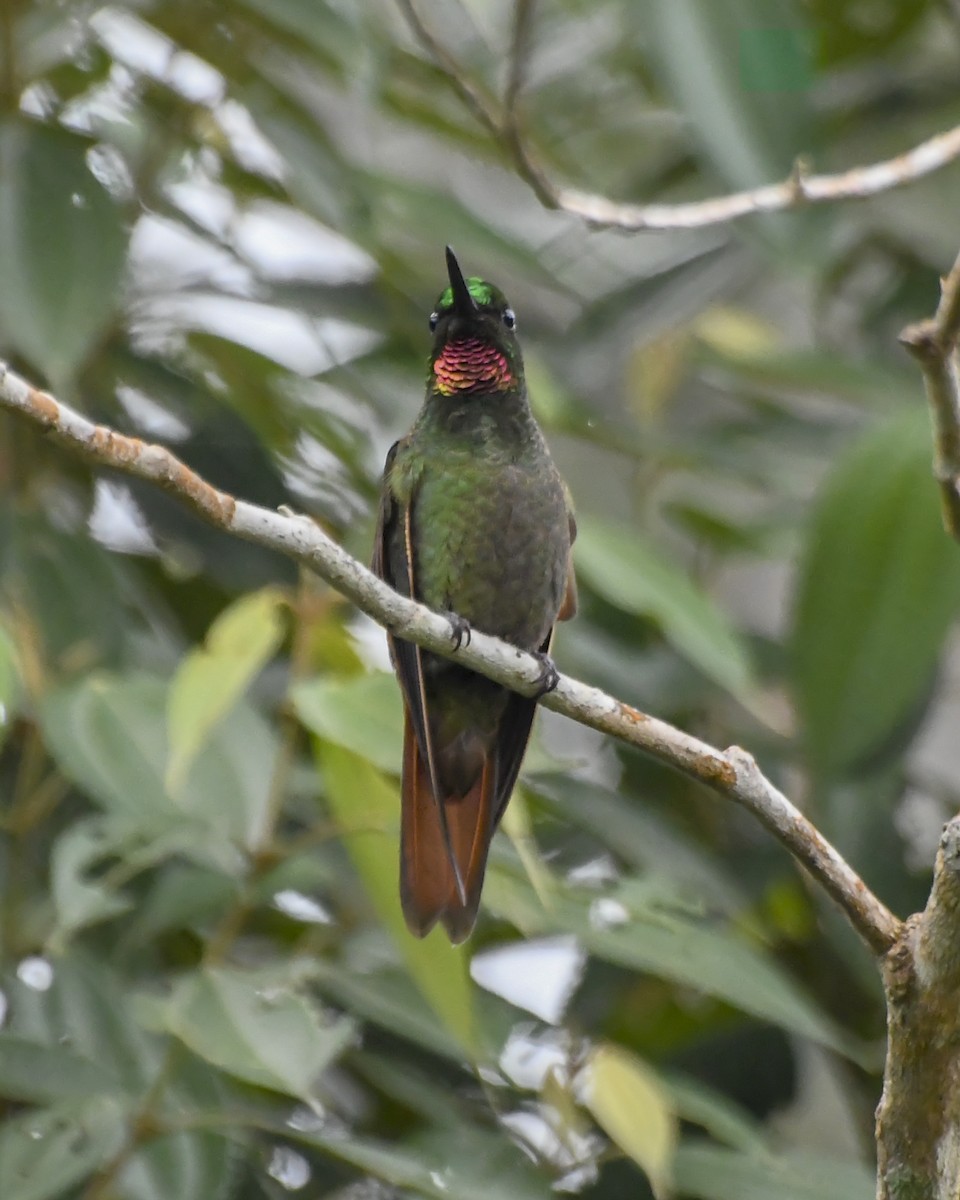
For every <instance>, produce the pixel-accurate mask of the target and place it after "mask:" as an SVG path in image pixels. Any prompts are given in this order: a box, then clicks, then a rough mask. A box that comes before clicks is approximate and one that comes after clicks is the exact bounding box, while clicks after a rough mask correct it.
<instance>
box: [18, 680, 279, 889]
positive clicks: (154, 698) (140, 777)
mask: <svg viewBox="0 0 960 1200" xmlns="http://www.w3.org/2000/svg"><path fill="white" fill-rule="evenodd" d="M167 695H168V692H167V687H166V685H165V683H164V682H163V681H162V680H159V679H155V678H152V677H150V676H146V675H134V676H118V675H94V676H91V677H89V678H88V679H86V680H85V681H84V682H83V683H80V684H77V685H75V686H73V687H69V688H65V689H62V690H60V691H58V692H54V693H53V694H51V695H50V697H49V698H48V699H47V700H46V701H45V703H44V705H43V708H42V712H41V718H42V721H43V727H44V732H45V734H46V736H47V739H48V741H49V743H50V746H51V749H52V752H53V754H54V756H55V757H56V759H57V761H58V762H59V764H60V766H61V768H62V770H63V771H64V772H65V773H66V774H67V775H68V776H70V777H71V778H72V779H74V780H75V782H77V783H78V784H79V785H80V786H82V787H83V788H84V789H85V790H86V791H87V792H88V794H89V795H90V797H91V799H93V800H95V801H96V802H98V803H99V804H100V805H101V806H102V807H103V808H104V809H106V810H107V811H108V812H109V813H111V814H112V815H114V816H115V817H117V818H118V819H121V818H122V819H123V820H124V821H126V822H127V824H128V826H129V828H130V829H131V830H137V831H139V832H140V833H141V834H142V836H144V837H151V838H154V837H159V836H161V835H163V836H164V837H168V838H171V839H172V842H171V844H172V845H178V846H179V847H180V848H181V849H185V850H186V851H187V852H189V853H193V854H195V855H199V856H202V857H207V858H210V857H212V858H213V860H214V861H216V862H217V863H220V864H223V865H224V866H225V867H226V866H229V867H235V859H236V855H235V853H233V851H232V850H231V845H230V843H231V842H240V843H243V844H247V845H253V844H255V843H256V842H257V839H258V837H259V835H260V831H261V828H262V822H263V815H264V812H265V811H266V805H267V799H268V796H269V791H270V777H271V772H272V769H273V761H274V755H275V743H274V739H273V736H272V734H271V732H270V730H269V729H268V727H267V725H266V723H265V722H264V721H263V720H262V718H261V717H260V716H259V715H258V714H257V713H255V712H254V711H253V709H251V708H250V707H249V706H247V705H243V704H241V705H238V706H237V707H236V708H235V709H234V711H233V712H231V713H230V714H229V716H228V717H227V718H226V719H224V720H223V721H222V722H221V723H220V724H219V725H217V726H216V727H215V728H214V729H213V731H212V732H211V734H210V736H209V738H208V741H207V744H206V745H205V746H204V748H203V750H202V752H201V753H200V755H199V757H198V758H197V759H196V761H195V762H194V764H193V766H192V768H191V769H190V771H189V774H188V777H187V779H186V780H185V782H184V784H183V786H182V787H181V789H180V791H179V792H178V794H177V795H176V797H173V796H171V795H170V792H169V790H168V789H167V787H166V785H165V782H164V775H165V770H166V764H167V739H166V733H165V730H166V711H167ZM171 852H172V850H171Z"/></svg>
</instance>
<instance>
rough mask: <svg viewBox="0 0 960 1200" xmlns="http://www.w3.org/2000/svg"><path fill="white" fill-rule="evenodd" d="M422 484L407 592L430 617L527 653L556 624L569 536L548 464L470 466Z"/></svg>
mask: <svg viewBox="0 0 960 1200" xmlns="http://www.w3.org/2000/svg"><path fill="white" fill-rule="evenodd" d="M452 466H453V464H447V468H448V469H447V470H445V471H444V473H443V474H442V475H440V476H439V477H434V478H431V479H428V480H424V482H423V484H422V485H421V488H420V490H419V492H418V495H417V498H416V502H415V505H414V511H413V521H414V528H413V531H412V532H413V539H412V540H413V545H414V547H415V576H414V577H415V587H416V591H417V594H418V595H419V596H420V597H421V598H422V599H423V601H424V603H426V604H428V605H430V607H431V608H437V609H444V610H449V611H453V612H456V613H458V614H459V615H460V616H462V617H465V618H466V619H467V620H468V621H469V622H470V624H471V625H472V626H473V627H474V628H475V629H479V630H481V631H482V632H484V633H490V634H493V635H494V636H496V637H501V638H504V639H505V640H506V641H509V642H512V643H513V644H514V645H515V646H520V647H522V648H524V649H530V650H533V649H536V648H537V647H539V646H540V645H541V644H542V642H543V641H544V639H545V638H546V637H547V635H548V634H549V632H550V629H551V628H552V626H553V624H554V622H555V621H556V618H557V613H558V611H559V609H560V604H561V601H562V598H563V592H564V588H565V584H566V574H567V559H568V556H569V552H570V533H569V525H568V517H567V506H566V499H565V496H564V492H563V486H562V484H561V482H560V477H559V475H558V474H557V471H556V468H555V467H554V465H553V463H552V462H551V461H550V460H549V459H547V460H546V461H545V462H540V463H535V464H533V465H518V464H505V465H500V466H498V467H496V468H491V465H490V464H489V463H488V464H485V465H484V467H483V470H482V478H478V475H479V474H481V472H479V470H478V467H477V465H476V464H475V463H463V464H462V466H463V469H462V470H455V469H450V468H451V467H452Z"/></svg>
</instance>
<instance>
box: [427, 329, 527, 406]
mask: <svg viewBox="0 0 960 1200" xmlns="http://www.w3.org/2000/svg"><path fill="white" fill-rule="evenodd" d="M433 374H434V377H435V383H434V389H435V390H436V391H438V392H440V394H441V395H443V396H452V395H454V393H457V394H459V395H464V394H466V395H469V394H471V393H481V392H505V391H508V390H509V389H510V388H511V387H513V384H514V378H513V373H512V372H511V370H510V364H509V363H508V362H507V359H506V356H505V355H503V354H502V353H501V352H500V351H499V350H498V349H497V348H496V346H492V345H491V344H490V343H489V342H482V341H480V339H479V338H464V339H463V340H460V341H452V342H447V344H446V345H445V346H444V347H443V349H442V350H441V352H440V354H439V355H438V356H437V358H436V360H435V362H434V364H433Z"/></svg>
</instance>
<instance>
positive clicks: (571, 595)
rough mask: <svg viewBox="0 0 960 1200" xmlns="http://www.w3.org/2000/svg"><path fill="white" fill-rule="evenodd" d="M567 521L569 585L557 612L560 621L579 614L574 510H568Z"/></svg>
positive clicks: (565, 589)
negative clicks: (574, 550)
mask: <svg viewBox="0 0 960 1200" xmlns="http://www.w3.org/2000/svg"><path fill="white" fill-rule="evenodd" d="M568 503H569V501H568ZM567 523H568V525H569V528H570V553H569V554H568V555H567V585H566V587H565V588H564V591H563V600H561V602H560V611H559V612H558V613H557V620H558V621H569V620H570V618H571V617H575V616H576V615H577V577H576V575H575V574H574V570H573V543H574V542H575V541H576V540H577V518H576V517H575V516H574V515H573V512H572V510H568V511H567Z"/></svg>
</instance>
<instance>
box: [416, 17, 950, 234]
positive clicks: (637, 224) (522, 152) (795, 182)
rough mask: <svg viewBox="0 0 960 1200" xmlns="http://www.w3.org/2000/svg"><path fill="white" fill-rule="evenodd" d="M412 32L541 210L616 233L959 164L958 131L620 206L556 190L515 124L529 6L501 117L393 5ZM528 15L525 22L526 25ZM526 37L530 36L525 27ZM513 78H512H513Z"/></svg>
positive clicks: (833, 196) (864, 192)
mask: <svg viewBox="0 0 960 1200" xmlns="http://www.w3.org/2000/svg"><path fill="white" fill-rule="evenodd" d="M397 4H398V5H399V7H400V9H401V11H402V12H403V15H404V17H405V19H406V21H407V24H408V25H409V26H410V29H411V31H412V32H413V34H414V36H415V37H416V38H417V40H418V41H419V43H420V44H421V46H422V47H423V48H424V49H425V50H426V51H427V53H428V54H429V55H430V57H431V58H432V59H433V61H434V63H435V64H436V65H437V67H438V68H439V69H440V70H441V71H442V72H443V74H444V75H445V76H446V78H447V79H448V81H449V82H450V85H451V87H452V88H453V89H454V90H455V91H456V92H457V94H458V95H459V96H460V97H461V99H462V100H463V101H464V102H465V103H466V105H467V107H468V108H469V109H470V111H471V112H472V113H473V115H474V117H476V119H477V120H478V121H479V122H480V123H481V124H482V125H483V127H484V128H485V129H486V130H487V131H488V133H490V134H491V135H492V136H493V138H494V140H495V141H496V142H498V144H499V145H500V146H501V147H502V148H503V149H504V151H505V152H506V153H507V155H508V157H509V158H510V160H511V162H512V163H513V167H514V170H515V171H516V172H517V174H518V175H519V176H520V177H521V178H522V179H523V180H524V181H525V182H526V183H527V184H529V186H530V187H531V189H532V190H533V192H534V194H535V195H536V196H537V199H538V200H539V201H540V203H541V204H543V205H544V207H546V208H551V209H556V210H558V211H560V212H565V213H569V214H570V215H571V216H575V217H579V218H580V219H581V220H583V221H586V222H587V223H588V224H589V225H591V226H592V227H594V228H597V229H620V230H623V231H625V232H629V233H640V232H652V231H654V230H659V231H663V230H679V229H702V228H704V227H705V226H708V225H721V224H725V223H727V222H729V221H736V220H738V219H739V218H740V217H746V216H751V215H754V214H757V213H772V212H789V211H790V210H791V209H795V208H802V207H805V206H806V205H810V204H832V203H836V202H837V201H840V200H863V199H866V198H867V197H869V196H876V195H878V194H879V193H880V192H887V191H890V190H891V189H892V188H897V187H902V186H903V185H904V184H908V183H914V182H916V181H917V180H918V179H922V178H923V177H924V176H925V175H930V174H932V173H933V172H934V171H939V170H941V169H942V168H943V167H945V166H947V165H948V164H949V163H951V162H954V161H956V160H957V159H960V125H958V126H955V127H954V128H953V129H948V130H946V131H945V132H944V133H938V134H936V135H935V136H933V137H931V138H928V139H927V140H926V141H925V142H921V143H920V144H919V145H917V146H914V147H913V148H912V149H910V150H907V151H905V152H904V153H903V154H898V155H896V156H895V157H894V158H888V159H885V160H884V161H883V162H878V163H871V164H870V165H869V166H862V167H852V168H851V169H850V170H847V171H841V172H840V173H838V174H836V175H811V174H808V173H807V171H806V169H805V168H804V167H803V166H802V165H800V164H799V163H798V166H796V167H794V169H793V170H792V171H791V172H790V174H789V176H788V177H787V178H786V179H784V180H782V181H781V182H779V183H769V184H765V185H763V186H762V187H757V188H751V189H749V190H748V191H744V192H732V193H730V194H728V195H725V196H714V197H711V198H710V199H707V200H694V201H691V202H689V203H686V204H621V203H618V202H617V201H615V200H610V199H609V198H608V197H606V196H600V195H597V194H595V193H593V192H583V191H579V190H578V189H576V188H567V187H562V186H559V185H558V184H555V183H554V182H553V181H552V180H551V179H550V177H549V176H548V175H547V173H546V172H545V170H544V169H543V167H542V166H541V165H540V163H539V162H538V161H537V158H536V156H535V154H534V153H533V151H532V150H531V149H530V147H529V146H528V145H527V142H526V140H525V138H524V137H523V135H522V133H521V131H520V128H519V125H518V123H517V120H516V115H515V107H516V98H517V92H518V91H519V88H520V86H521V83H522V62H523V60H524V55H520V57H519V58H518V57H517V53H516V46H517V30H518V27H519V24H520V17H521V15H522V14H521V10H532V7H533V5H532V3H529V2H528V0H527V2H525V0H518V4H517V13H516V18H515V25H514V49H513V52H512V55H511V58H512V64H513V65H512V68H511V75H510V80H511V86H508V88H507V91H506V96H505V104H504V108H503V111H500V110H499V109H498V108H497V106H496V105H495V104H494V103H493V102H492V101H490V100H488V99H487V97H486V96H484V94H483V93H482V92H480V91H479V90H478V89H477V88H476V87H475V85H474V84H473V83H472V82H471V81H470V78H469V76H468V74H467V72H466V71H465V69H464V67H463V65H462V64H461V63H460V62H458V60H457V59H456V57H455V56H454V55H453V54H452V53H451V52H450V50H448V49H447V47H446V46H444V45H443V43H442V42H441V41H440V40H439V39H438V38H437V37H436V35H435V34H434V33H433V31H432V30H431V29H430V27H429V26H428V25H426V24H425V22H424V21H423V19H422V18H421V17H420V15H419V13H418V12H417V10H416V9H415V8H414V6H413V3H412V0H397ZM528 16H529V14H528V15H526V16H524V19H525V20H527V19H528ZM523 35H524V37H525V38H528V36H529V27H528V26H525V27H524V31H523ZM515 71H516V72H517V74H516V77H515V78H514V72H515Z"/></svg>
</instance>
